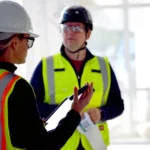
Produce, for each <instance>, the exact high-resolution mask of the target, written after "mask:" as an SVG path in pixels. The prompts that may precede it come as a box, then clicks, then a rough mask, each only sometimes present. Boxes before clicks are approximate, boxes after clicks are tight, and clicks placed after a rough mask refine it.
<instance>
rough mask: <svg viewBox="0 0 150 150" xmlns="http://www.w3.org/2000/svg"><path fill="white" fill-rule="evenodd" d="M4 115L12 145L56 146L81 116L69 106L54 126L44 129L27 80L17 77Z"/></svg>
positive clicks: (30, 149) (35, 149) (37, 149)
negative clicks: (6, 113) (51, 128)
mask: <svg viewBox="0 0 150 150" xmlns="http://www.w3.org/2000/svg"><path fill="white" fill-rule="evenodd" d="M8 119H9V120H8V121H9V130H10V137H11V143H12V145H13V146H14V147H18V148H26V149H27V150H49V149H52V150H58V149H60V148H61V147H62V146H63V145H64V144H65V143H66V141H67V140H68V139H69V138H70V137H71V135H72V134H73V133H74V131H75V129H76V127H77V126H78V124H79V122H80V119H81V118H80V115H79V113H77V112H76V111H74V110H71V111H70V112H68V114H67V116H66V117H65V118H64V119H63V120H61V121H60V123H59V125H58V126H57V128H56V129H55V130H52V131H51V132H49V133H48V132H46V130H45V128H44V126H43V122H42V121H41V119H40V117H39V113H38V111H37V107H36V100H35V96H34V93H33V90H32V88H31V86H30V85H29V84H28V83H27V81H25V80H23V79H20V80H19V81H17V83H16V85H15V87H14V90H13V92H12V94H11V95H10V97H9V100H8Z"/></svg>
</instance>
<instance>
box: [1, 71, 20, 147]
mask: <svg viewBox="0 0 150 150" xmlns="http://www.w3.org/2000/svg"><path fill="white" fill-rule="evenodd" d="M20 78H21V77H19V76H17V75H15V74H13V73H11V72H8V71H7V70H4V69H0V110H1V111H0V149H1V150H21V149H19V148H15V147H13V146H12V143H11V139H10V132H9V124H8V99H9V96H10V94H11V93H12V91H13V88H14V86H15V84H16V82H17V81H18V80H19V79H20Z"/></svg>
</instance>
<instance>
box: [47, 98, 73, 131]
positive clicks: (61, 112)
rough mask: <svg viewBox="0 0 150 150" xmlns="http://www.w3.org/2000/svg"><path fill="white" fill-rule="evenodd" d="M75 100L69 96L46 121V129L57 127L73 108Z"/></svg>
mask: <svg viewBox="0 0 150 150" xmlns="http://www.w3.org/2000/svg"><path fill="white" fill-rule="evenodd" d="M72 103H73V101H71V100H70V99H69V98H68V99H66V100H65V101H64V102H63V104H62V105H61V106H60V107H59V109H57V111H56V112H55V113H54V114H53V115H52V116H51V117H50V118H49V119H48V120H47V121H46V126H45V128H46V130H47V131H50V130H53V129H55V128H56V127H57V125H58V123H59V121H60V120H61V119H63V118H64V117H65V116H66V114H67V113H68V111H69V110H70V109H71V106H72Z"/></svg>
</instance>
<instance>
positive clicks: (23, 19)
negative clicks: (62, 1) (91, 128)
mask: <svg viewBox="0 0 150 150" xmlns="http://www.w3.org/2000/svg"><path fill="white" fill-rule="evenodd" d="M0 20H1V21H0V149H1V150H19V149H28V150H47V149H49V150H50V149H51V150H55V149H57V150H58V149H60V148H61V147H62V146H63V145H64V144H65V143H66V141H67V140H68V139H69V138H70V136H71V135H72V134H73V132H74V130H75V129H76V127H77V126H78V124H79V122H80V119H81V118H80V113H81V112H82V110H83V109H84V108H85V106H86V105H87V104H88V103H89V100H90V99H91V97H92V94H93V85H92V84H89V85H88V86H89V87H88V90H86V91H85V93H84V94H83V95H82V96H81V98H80V99H81V101H78V92H77V88H75V90H74V103H73V105H72V109H71V111H69V112H68V114H67V116H66V117H65V118H64V119H63V120H61V121H60V123H59V125H58V126H57V128H56V129H55V130H53V131H51V132H49V133H48V132H47V131H46V130H45V128H44V126H43V122H42V120H41V119H40V117H39V114H38V110H37V108H36V101H35V99H36V98H35V94H34V91H33V89H32V87H31V85H30V84H29V83H28V82H27V81H26V80H24V79H23V78H22V77H20V76H18V75H16V74H14V71H15V70H16V69H17V67H16V66H15V65H14V64H22V63H24V62H25V58H26V55H27V50H28V49H29V48H31V47H32V46H33V43H34V39H35V38H36V37H38V35H37V34H34V33H32V24H31V20H30V17H29V15H28V14H27V12H26V11H25V9H24V8H23V7H22V6H21V5H19V4H18V3H15V2H12V1H1V2H0ZM72 118H74V119H72Z"/></svg>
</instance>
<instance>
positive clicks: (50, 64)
mask: <svg viewBox="0 0 150 150" xmlns="http://www.w3.org/2000/svg"><path fill="white" fill-rule="evenodd" d="M46 61H47V75H48V87H49V94H50V95H49V96H50V104H56V101H55V86H54V63H53V56H50V57H48V58H46Z"/></svg>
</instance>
